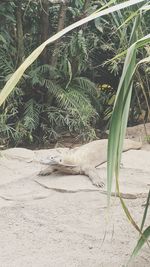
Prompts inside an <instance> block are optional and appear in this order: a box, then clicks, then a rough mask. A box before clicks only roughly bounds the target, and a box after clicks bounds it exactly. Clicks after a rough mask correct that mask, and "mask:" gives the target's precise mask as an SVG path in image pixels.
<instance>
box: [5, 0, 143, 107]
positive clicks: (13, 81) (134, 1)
mask: <svg viewBox="0 0 150 267" xmlns="http://www.w3.org/2000/svg"><path fill="white" fill-rule="evenodd" d="M140 2H144V0H130V1H126V2H124V3H121V4H118V5H115V6H113V7H109V8H106V9H105V10H102V11H100V12H97V13H94V14H92V15H90V16H88V17H86V18H84V19H81V20H79V21H77V22H75V23H73V24H71V25H70V26H68V27H66V28H65V29H63V30H62V31H60V32H58V33H57V34H55V35H53V36H52V37H51V38H49V39H48V40H46V41H45V42H44V43H42V44H41V45H40V46H39V47H37V48H36V49H35V50H34V51H33V52H32V53H31V54H30V56H28V57H27V58H26V60H25V61H24V62H23V63H22V64H21V66H20V67H19V68H18V69H17V70H16V71H15V73H14V74H13V75H12V76H11V78H10V79H9V80H8V82H7V83H6V85H5V86H4V88H3V89H2V91H1V93H0V106H1V105H2V103H3V102H4V101H5V100H6V98H7V97H8V95H9V94H10V93H11V91H12V90H13V89H14V87H15V86H16V84H17V83H18V81H19V80H20V78H21V77H22V75H23V73H24V72H25V71H26V69H27V68H28V67H29V66H30V65H31V64H32V63H33V62H34V61H35V60H36V59H37V57H38V56H39V55H40V54H41V53H42V51H43V50H44V48H45V47H46V46H47V45H48V44H50V43H52V42H54V41H56V40H57V39H59V38H60V37H62V36H63V35H64V34H66V33H68V32H70V31H71V30H73V29H75V28H77V27H79V26H81V25H83V24H85V23H87V22H89V21H92V20H94V19H96V18H98V17H102V16H104V15H107V14H109V13H112V12H115V11H118V10H120V9H124V8H126V7H129V6H132V5H134V4H137V3H140Z"/></svg>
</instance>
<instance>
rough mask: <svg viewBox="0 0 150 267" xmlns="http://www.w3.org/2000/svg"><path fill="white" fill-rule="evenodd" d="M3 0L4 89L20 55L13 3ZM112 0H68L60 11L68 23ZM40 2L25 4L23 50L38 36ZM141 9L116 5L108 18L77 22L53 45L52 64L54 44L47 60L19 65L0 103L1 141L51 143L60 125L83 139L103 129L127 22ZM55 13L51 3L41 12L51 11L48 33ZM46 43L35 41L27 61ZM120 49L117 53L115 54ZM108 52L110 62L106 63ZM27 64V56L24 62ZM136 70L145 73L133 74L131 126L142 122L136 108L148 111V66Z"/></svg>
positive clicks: (0, 81)
mask: <svg viewBox="0 0 150 267" xmlns="http://www.w3.org/2000/svg"><path fill="white" fill-rule="evenodd" d="M2 2H3V3H2V4H1V12H0V18H1V25H0V28H1V35H0V72H1V75H0V86H1V87H3V85H4V84H5V82H6V81H8V80H9V78H10V77H11V75H12V74H13V73H14V71H15V69H16V68H17V57H18V47H17V41H18V40H17V38H18V37H17V32H16V26H17V20H16V10H17V2H16V1H13V0H11V1H10V5H8V3H7V2H5V1H2ZM113 2H114V1H110V2H107V1H104V0H103V1H91V2H90V4H88V6H87V7H86V5H84V4H85V2H84V1H70V2H69V4H68V6H67V9H66V10H67V11H66V14H65V17H64V19H65V24H66V25H68V24H70V22H74V21H76V20H78V19H80V18H83V17H84V16H85V14H90V13H91V12H95V11H96V10H97V9H98V11H100V10H102V9H103V8H104V7H105V5H108V6H111V4H112V3H113ZM118 2H119V3H120V2H122V1H118ZM143 2H144V1H143ZM41 4H42V1H41ZM41 4H40V2H38V1H29V2H28V1H23V2H22V23H23V31H24V36H23V42H24V54H25V56H26V55H28V54H29V53H31V51H32V50H33V49H34V48H35V47H37V44H40V42H41V41H40V40H41V34H42V32H41V25H40V16H41V11H42V10H43V9H42V8H43V7H42V5H41ZM138 8H140V5H139V6H138ZM138 8H137V6H134V7H131V8H128V9H125V10H123V11H122V10H121V11H120V10H118V11H116V12H115V13H112V14H110V15H109V16H107V17H106V16H104V17H101V18H97V19H96V20H95V21H94V22H92V23H90V24H86V25H82V24H80V25H81V26H80V27H79V29H76V30H74V31H73V32H71V33H68V34H66V36H64V37H63V39H62V41H60V42H59V45H58V46H57V47H56V50H55V54H57V57H58V60H57V66H55V67H54V66H52V65H51V56H52V54H53V49H54V46H53V45H51V46H50V47H49V48H47V49H45V50H46V51H47V52H48V53H47V56H48V57H49V59H48V60H47V63H46V64H43V63H42V60H41V58H38V60H37V61H36V62H35V63H34V65H32V67H30V68H29V69H28V71H27V72H26V73H24V70H25V69H24V67H23V68H20V70H19V72H18V74H17V76H16V77H17V79H19V78H18V77H19V75H20V74H21V73H22V74H23V73H24V74H23V79H22V80H21V81H20V82H19V84H18V85H17V87H16V88H15V91H14V92H12V93H11V95H10V96H9V97H8V98H7V100H6V101H5V104H4V105H3V106H2V107H1V120H2V124H1V125H3V127H1V130H0V137H1V140H2V141H1V142H3V141H4V140H6V144H9V143H10V144H11V143H15V144H17V145H19V144H22V143H23V142H45V141H46V140H51V141H52V140H53V139H57V138H58V137H60V136H61V135H62V133H63V132H65V131H69V132H70V133H71V134H75V135H78V136H80V137H82V138H83V139H84V140H85V139H87V140H88V139H92V138H95V137H96V136H95V130H96V128H101V129H104V128H107V127H108V125H109V120H110V116H111V113H112V108H113V103H114V101H115V96H116V88H117V85H118V81H119V75H120V73H121V70H122V65H123V60H124V56H125V52H124V51H125V50H126V48H127V47H128V42H129V40H130V33H131V31H132V21H133V18H134V17H136V16H137V14H138V13H139V11H138ZM59 12H60V5H59V4H49V7H48V10H45V15H46V14H48V15H49V34H50V35H52V34H54V33H55V32H56V31H57V27H58V24H59V23H58V22H59ZM143 12H146V11H143ZM95 14H96V13H95ZM148 21H149V18H148V16H144V17H143V19H142V22H141V25H140V27H139V30H138V34H139V36H141V35H142V34H145V33H146V32H147V28H148V25H149V24H148ZM62 35H63V34H62ZM55 40H56V39H55ZM49 42H50V41H49ZM47 44H48V42H47ZM43 49H44V46H40V47H39V52H38V54H36V53H37V51H38V50H36V52H35V53H33V54H32V56H31V58H32V62H33V61H34V60H35V59H36V58H37V56H38V55H39V54H40V53H41V52H42V50H43ZM148 51H149V50H148V48H144V49H143V51H141V52H140V53H139V54H138V60H139V59H141V58H143V56H144V55H146V54H147V53H148ZM117 54H118V55H119V54H120V55H121V56H118V57H114V56H116V55H117ZM110 58H112V59H111V61H110V60H109V61H108V59H110ZM30 64H31V62H30V63H29V64H28V66H29V65H30ZM24 66H25V65H24ZM28 66H27V65H26V67H25V68H27V67H28ZM138 71H140V73H142V75H138V73H137V76H136V79H135V83H134V90H133V98H132V102H131V109H130V116H129V119H130V123H131V124H132V123H137V122H138V121H140V120H141V114H145V115H144V120H145V121H146V120H148V116H149V113H148V103H149V93H148V91H149V71H148V67H147V66H144V65H142V67H141V69H139V70H138ZM86 77H88V79H87V78H86ZM139 77H140V78H139ZM139 79H140V80H139ZM13 82H14V80H13ZM105 84H106V88H105ZM11 86H13V83H12V84H11ZM145 88H146V89H145ZM0 101H1V100H0ZM139 103H140V104H139ZM145 103H146V105H145Z"/></svg>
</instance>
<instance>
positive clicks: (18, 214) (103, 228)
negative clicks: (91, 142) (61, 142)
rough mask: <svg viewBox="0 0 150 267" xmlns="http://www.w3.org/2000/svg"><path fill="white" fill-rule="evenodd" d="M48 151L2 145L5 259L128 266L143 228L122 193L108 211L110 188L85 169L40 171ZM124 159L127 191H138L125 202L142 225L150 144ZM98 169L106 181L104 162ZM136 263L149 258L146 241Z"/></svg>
mask: <svg viewBox="0 0 150 267" xmlns="http://www.w3.org/2000/svg"><path fill="white" fill-rule="evenodd" d="M48 153H49V150H40V151H36V152H34V151H31V150H27V149H20V148H14V149H9V150H5V151H3V152H1V158H0V240H1V242H0V266H2V267H27V266H30V267H120V266H122V267H123V266H125V264H126V263H127V261H128V259H129V256H130V254H131V252H132V250H133V248H134V246H135V244H136V242H137V238H138V233H137V232H136V231H135V230H134V228H133V226H132V225H131V224H130V223H129V222H128V220H127V218H126V216H125V214H124V212H123V211H122V208H121V205H120V202H119V199H118V198H116V197H112V200H111V209H110V211H109V213H108V210H107V205H106V200H107V197H106V195H105V194H103V193H102V192H101V190H99V189H98V188H96V187H94V186H92V184H91V183H90V181H89V180H88V178H87V177H86V176H81V175H77V176H61V175H55V176H54V175H52V176H48V177H38V176H37V173H38V172H39V171H40V170H41V169H42V168H43V166H42V165H41V164H40V163H39V160H40V157H41V156H43V155H47V154H48ZM122 163H123V168H122V169H121V175H120V185H121V192H122V193H124V194H125V196H127V197H128V194H129V193H130V196H131V197H132V198H133V199H125V202H126V204H127V206H128V208H129V210H130V212H131V213H132V215H133V218H134V219H135V221H136V222H137V223H138V224H139V225H140V223H141V220H142V214H143V211H144V207H143V206H142V204H143V203H144V202H145V199H146V198H145V197H146V194H147V192H148V189H149V188H150V150H149V146H148V145H147V147H146V148H144V150H140V151H134V150H132V151H128V152H126V153H124V154H123V159H122ZM99 172H100V174H101V177H103V179H104V181H105V180H106V166H105V164H103V165H102V166H101V168H100V169H99ZM104 190H106V188H104ZM149 224H150V213H148V216H147V220H146V225H149ZM146 225H145V226H146ZM130 266H132V267H134V266H135V267H148V266H150V250H149V248H148V246H147V245H145V246H144V247H143V249H142V250H141V252H140V253H139V255H138V257H137V258H136V259H135V261H134V262H133V263H131V264H130Z"/></svg>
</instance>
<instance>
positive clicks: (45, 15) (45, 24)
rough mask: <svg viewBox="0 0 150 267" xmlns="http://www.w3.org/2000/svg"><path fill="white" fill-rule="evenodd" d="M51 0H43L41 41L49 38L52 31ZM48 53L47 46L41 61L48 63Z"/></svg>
mask: <svg viewBox="0 0 150 267" xmlns="http://www.w3.org/2000/svg"><path fill="white" fill-rule="evenodd" d="M48 8H49V1H48V0H42V10H41V14H40V23H41V24H40V32H41V43H43V42H44V41H45V40H47V39H48V38H49V35H50V31H49V10H48ZM48 58H49V56H48V53H47V48H45V49H44V51H43V52H42V54H41V62H42V64H46V63H48Z"/></svg>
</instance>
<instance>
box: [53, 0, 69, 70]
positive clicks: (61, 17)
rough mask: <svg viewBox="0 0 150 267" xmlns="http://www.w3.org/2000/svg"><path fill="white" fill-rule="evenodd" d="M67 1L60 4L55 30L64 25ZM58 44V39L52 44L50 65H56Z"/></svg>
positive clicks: (59, 29) (62, 27) (60, 28)
mask: <svg viewBox="0 0 150 267" xmlns="http://www.w3.org/2000/svg"><path fill="white" fill-rule="evenodd" d="M67 3H68V1H65V2H63V3H61V4H60V10H59V20H58V27H57V32H59V31H61V30H62V29H64V27H65V18H66V10H67ZM59 45H60V40H57V41H56V42H55V44H54V51H53V55H52V58H51V65H52V66H53V67H56V65H57V60H58V49H59Z"/></svg>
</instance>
